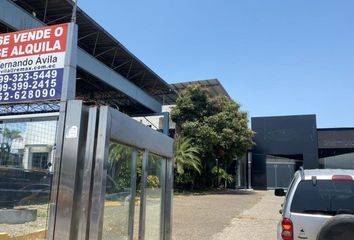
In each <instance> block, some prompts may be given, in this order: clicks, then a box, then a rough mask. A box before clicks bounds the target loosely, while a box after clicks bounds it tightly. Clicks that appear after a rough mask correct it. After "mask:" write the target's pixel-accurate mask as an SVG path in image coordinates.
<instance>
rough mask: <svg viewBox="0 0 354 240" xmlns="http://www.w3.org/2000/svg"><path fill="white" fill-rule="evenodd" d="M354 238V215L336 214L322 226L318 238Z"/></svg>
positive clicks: (345, 239)
mask: <svg viewBox="0 0 354 240" xmlns="http://www.w3.org/2000/svg"><path fill="white" fill-rule="evenodd" d="M338 239H340V240H353V239H354V216H353V215H348V214H340V215H336V216H334V217H333V218H331V219H329V220H328V221H327V222H326V223H325V224H324V225H323V227H322V228H321V230H320V232H319V234H318V237H317V240H338Z"/></svg>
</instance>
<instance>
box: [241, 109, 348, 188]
mask: <svg viewBox="0 0 354 240" xmlns="http://www.w3.org/2000/svg"><path fill="white" fill-rule="evenodd" d="M251 123H252V130H253V131H255V132H256V135H255V137H254V142H255V143H256V145H255V146H254V148H253V149H252V150H251V154H249V155H248V158H251V159H248V161H251V171H250V174H251V177H250V180H251V186H252V187H253V188H255V189H272V188H286V187H288V185H289V183H290V181H291V179H292V177H293V175H294V173H295V172H296V171H297V170H298V169H299V167H300V166H303V167H304V168H305V169H314V168H349V169H354V128H333V129H317V125H316V115H295V116H277V117H255V118H252V119H251Z"/></svg>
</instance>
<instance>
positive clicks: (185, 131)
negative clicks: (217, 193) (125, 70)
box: [171, 85, 254, 187]
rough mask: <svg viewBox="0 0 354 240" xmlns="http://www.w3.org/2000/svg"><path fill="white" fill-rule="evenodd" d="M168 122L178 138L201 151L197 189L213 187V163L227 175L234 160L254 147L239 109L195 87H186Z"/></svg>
mask: <svg viewBox="0 0 354 240" xmlns="http://www.w3.org/2000/svg"><path fill="white" fill-rule="evenodd" d="M171 118H172V120H173V121H174V122H175V123H176V132H177V136H182V137H187V138H190V139H191V143H192V144H193V145H194V146H195V147H197V148H198V149H199V150H200V151H199V156H200V159H201V160H202V162H201V164H202V176H201V177H198V179H197V180H198V182H197V183H198V185H199V186H200V187H208V186H211V185H212V179H213V174H212V169H213V168H214V167H215V165H216V162H217V163H218V164H220V167H223V168H224V170H225V171H226V169H227V167H228V166H229V165H230V164H231V162H232V161H233V159H235V158H236V157H240V156H242V155H243V154H245V153H246V151H247V150H248V149H249V148H250V147H251V146H252V145H253V142H252V137H253V135H254V133H253V131H252V130H250V129H249V127H248V117H247V113H245V112H242V111H241V110H240V105H239V104H238V103H237V102H235V101H233V100H232V99H230V98H228V97H217V98H211V97H209V95H208V92H207V91H206V90H204V89H202V88H201V87H200V86H198V85H194V86H190V87H188V88H187V90H186V91H185V92H184V93H183V94H181V95H180V96H179V97H178V99H177V102H176V106H175V107H174V108H173V110H172V112H171ZM216 159H218V160H219V161H216ZM218 167H219V166H218Z"/></svg>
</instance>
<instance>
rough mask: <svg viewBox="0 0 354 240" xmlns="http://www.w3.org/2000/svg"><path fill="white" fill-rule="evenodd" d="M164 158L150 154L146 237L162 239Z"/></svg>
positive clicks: (151, 239) (152, 239)
mask: <svg viewBox="0 0 354 240" xmlns="http://www.w3.org/2000/svg"><path fill="white" fill-rule="evenodd" d="M163 166H164V165H163V159H162V158H161V157H159V156H157V155H154V154H150V155H149V160H148V168H147V172H148V174H147V185H146V218H145V239H149V240H157V239H160V230H161V200H162V187H161V186H162V185H161V184H162V183H163V179H162V176H163V171H164V169H163Z"/></svg>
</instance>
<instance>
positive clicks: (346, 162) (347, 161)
mask: <svg viewBox="0 0 354 240" xmlns="http://www.w3.org/2000/svg"><path fill="white" fill-rule="evenodd" d="M319 161H320V165H321V167H322V168H341V169H354V153H347V154H341V155H336V156H331V157H325V158H320V159H319Z"/></svg>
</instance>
